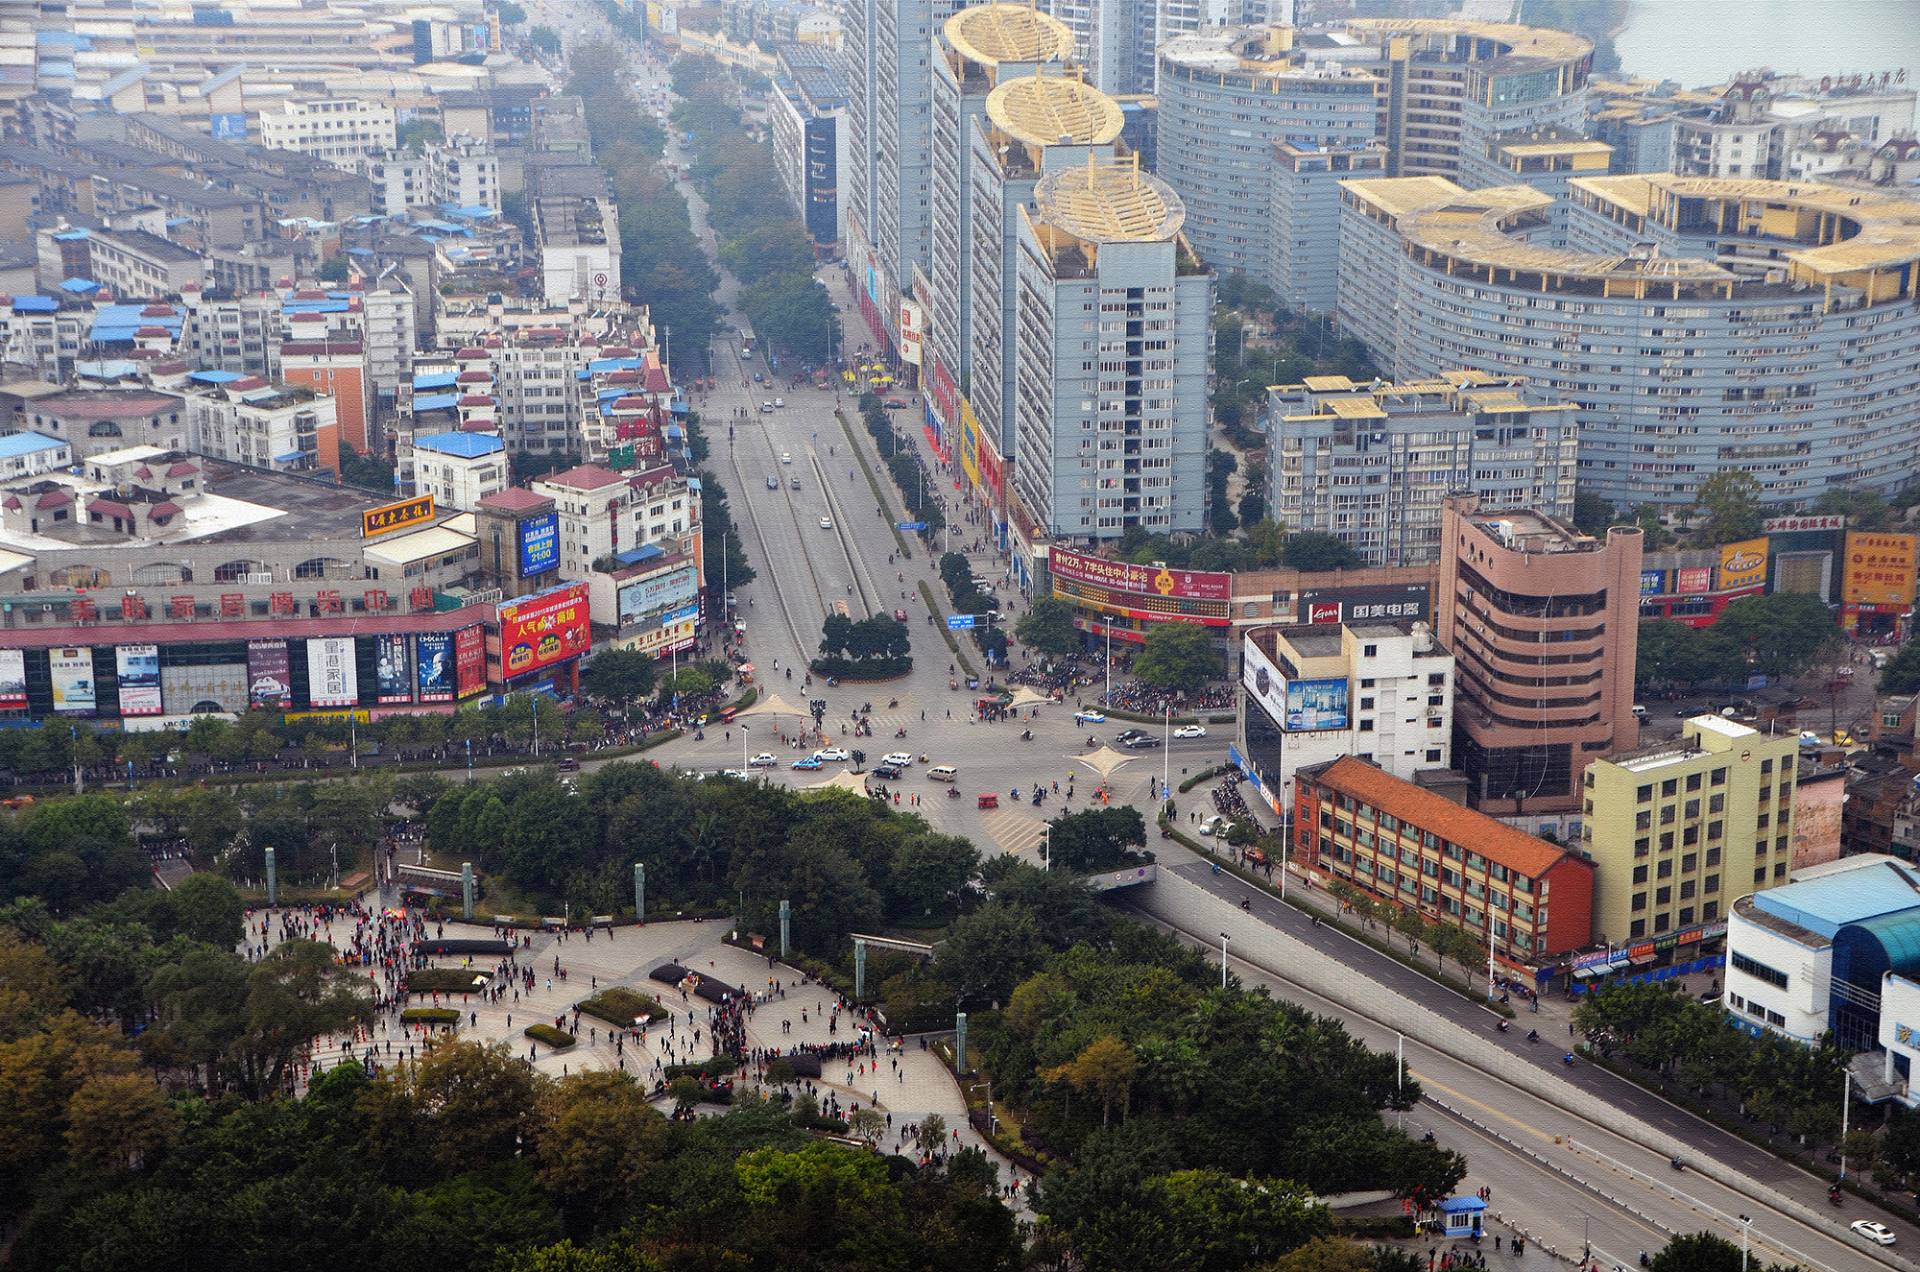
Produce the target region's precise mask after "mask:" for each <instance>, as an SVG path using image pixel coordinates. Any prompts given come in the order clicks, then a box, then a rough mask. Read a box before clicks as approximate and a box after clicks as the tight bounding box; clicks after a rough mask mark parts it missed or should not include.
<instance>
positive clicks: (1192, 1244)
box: [1145, 1170, 1332, 1272]
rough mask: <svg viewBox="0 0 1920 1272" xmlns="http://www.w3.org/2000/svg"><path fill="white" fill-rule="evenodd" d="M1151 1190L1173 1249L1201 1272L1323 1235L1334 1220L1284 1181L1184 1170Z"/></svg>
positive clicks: (1152, 1211) (1232, 1267)
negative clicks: (1241, 1177)
mask: <svg viewBox="0 0 1920 1272" xmlns="http://www.w3.org/2000/svg"><path fill="white" fill-rule="evenodd" d="M1145 1192H1146V1200H1147V1212H1148V1214H1149V1215H1150V1216H1152V1217H1153V1218H1156V1219H1158V1220H1159V1223H1158V1224H1153V1225H1152V1226H1153V1227H1156V1228H1158V1229H1159V1230H1160V1231H1161V1233H1163V1234H1164V1238H1165V1240H1166V1244H1167V1248H1168V1252H1169V1253H1170V1254H1173V1255H1174V1256H1175V1260H1177V1262H1178V1265H1179V1266H1181V1267H1187V1268H1193V1269H1195V1272H1237V1269H1240V1268H1244V1267H1247V1266H1248V1265H1249V1264H1251V1263H1253V1262H1254V1261H1255V1260H1257V1259H1261V1258H1265V1257H1267V1256H1270V1255H1273V1254H1277V1253H1280V1252H1282V1251H1286V1250H1291V1249H1293V1248H1294V1247H1295V1246H1298V1245H1300V1244H1301V1243H1302V1242H1304V1241H1306V1240H1308V1239H1309V1238H1312V1237H1317V1236H1322V1235H1324V1234H1325V1233H1326V1231H1327V1229H1328V1227H1329V1226H1330V1225H1331V1223H1332V1220H1331V1218H1330V1217H1329V1215H1328V1213H1327V1209H1326V1207H1325V1206H1323V1205H1321V1204H1319V1203H1318V1202H1317V1201H1315V1200H1313V1199H1312V1198H1310V1197H1309V1196H1307V1195H1305V1194H1304V1192H1303V1190H1302V1189H1300V1188H1299V1187H1298V1186H1297V1185H1295V1184H1292V1183H1290V1182H1288V1181H1286V1180H1279V1179H1258V1178H1255V1179H1238V1178H1235V1177H1234V1176H1232V1175H1229V1174H1227V1173H1226V1172H1224V1171H1220V1170H1180V1171H1174V1172H1173V1173H1172V1174H1168V1175H1162V1176H1161V1177H1159V1178H1158V1179H1154V1180H1150V1181H1148V1183H1147V1186H1146V1189H1145ZM1172 1262H1173V1261H1169V1262H1167V1263H1161V1262H1160V1261H1159V1260H1154V1261H1152V1264H1150V1265H1149V1266H1151V1265H1153V1264H1158V1265H1159V1266H1171V1265H1172Z"/></svg>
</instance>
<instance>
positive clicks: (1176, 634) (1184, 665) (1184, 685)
mask: <svg viewBox="0 0 1920 1272" xmlns="http://www.w3.org/2000/svg"><path fill="white" fill-rule="evenodd" d="M1133 674H1134V675H1136V676H1138V677H1139V678H1140V679H1141V680H1144V681H1145V682H1146V683H1148V684H1150V685H1153V686H1154V687H1155V688H1158V689H1170V690H1175V691H1177V692H1180V693H1189V692H1191V691H1193V690H1196V689H1199V688H1201V687H1202V686H1203V685H1205V684H1206V683H1207V682H1208V681H1210V680H1213V679H1214V678H1216V677H1217V676H1219V675H1220V655H1219V653H1218V652H1217V651H1216V650H1215V649H1214V647H1213V637H1212V635H1211V634H1209V633H1208V631H1207V629H1206V628H1204V627H1202V626H1201V625H1200V624H1198V623H1155V624H1153V625H1152V627H1151V628H1150V629H1149V630H1148V632H1147V640H1146V644H1145V645H1144V646H1142V647H1141V650H1140V653H1139V654H1138V655H1137V656H1136V657H1135V658H1134V660H1133Z"/></svg>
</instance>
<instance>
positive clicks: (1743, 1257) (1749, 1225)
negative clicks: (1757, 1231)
mask: <svg viewBox="0 0 1920 1272" xmlns="http://www.w3.org/2000/svg"><path fill="white" fill-rule="evenodd" d="M1739 1219H1740V1272H1747V1234H1748V1233H1750V1232H1752V1231H1753V1218H1752V1217H1751V1216H1750V1215H1741V1216H1739Z"/></svg>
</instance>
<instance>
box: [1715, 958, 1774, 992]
mask: <svg viewBox="0 0 1920 1272" xmlns="http://www.w3.org/2000/svg"><path fill="white" fill-rule="evenodd" d="M1727 957H1728V960H1729V961H1730V962H1731V963H1732V964H1733V970H1735V971H1736V972H1744V973H1746V974H1747V975H1748V976H1751V977H1753V978H1754V979H1755V980H1763V981H1765V982H1766V983H1767V984H1769V985H1771V986H1773V987H1774V988H1775V989H1785V988H1786V987H1787V974H1786V973H1785V972H1782V971H1778V970H1776V969H1774V968H1771V967H1768V966H1767V965H1766V964H1765V963H1760V962H1756V961H1755V960H1753V959H1751V958H1748V957H1747V956H1746V955H1745V954H1742V953H1740V952H1739V951H1738V950H1735V951H1732V952H1731V953H1729V954H1728V955H1727Z"/></svg>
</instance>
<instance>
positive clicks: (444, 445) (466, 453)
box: [413, 433, 506, 459]
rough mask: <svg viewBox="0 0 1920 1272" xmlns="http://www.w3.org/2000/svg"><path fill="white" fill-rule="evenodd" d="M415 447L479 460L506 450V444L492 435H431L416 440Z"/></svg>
mask: <svg viewBox="0 0 1920 1272" xmlns="http://www.w3.org/2000/svg"><path fill="white" fill-rule="evenodd" d="M413 446H414V449H415V450H422V449H425V450H430V451H439V452H440V453H441V454H442V455H458V456H460V457H461V458H462V459H478V458H480V457H481V456H482V455H493V454H497V453H499V452H500V451H503V450H505V449H506V444H505V443H504V442H502V441H501V440H500V439H499V438H498V437H495V436H494V435H493V434H492V433H429V434H427V435H426V436H425V437H416V438H414V439H413Z"/></svg>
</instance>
